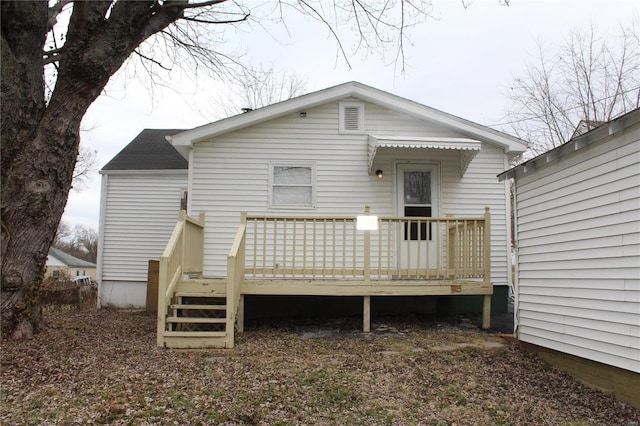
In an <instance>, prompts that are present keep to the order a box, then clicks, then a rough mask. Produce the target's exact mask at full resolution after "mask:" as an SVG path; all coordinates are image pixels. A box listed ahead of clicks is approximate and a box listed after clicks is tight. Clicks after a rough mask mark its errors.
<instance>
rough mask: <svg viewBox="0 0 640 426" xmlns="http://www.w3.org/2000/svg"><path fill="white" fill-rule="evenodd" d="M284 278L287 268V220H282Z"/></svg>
mask: <svg viewBox="0 0 640 426" xmlns="http://www.w3.org/2000/svg"><path fill="white" fill-rule="evenodd" d="M282 228H283V229H282V265H281V267H282V276H283V277H284V276H285V273H284V269H285V267H286V266H287V248H288V247H287V246H288V244H287V218H286V217H285V218H284V219H283V220H282Z"/></svg>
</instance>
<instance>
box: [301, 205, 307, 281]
mask: <svg viewBox="0 0 640 426" xmlns="http://www.w3.org/2000/svg"><path fill="white" fill-rule="evenodd" d="M302 230H303V234H302V235H303V237H302V276H303V277H306V276H307V219H306V218H304V219H302Z"/></svg>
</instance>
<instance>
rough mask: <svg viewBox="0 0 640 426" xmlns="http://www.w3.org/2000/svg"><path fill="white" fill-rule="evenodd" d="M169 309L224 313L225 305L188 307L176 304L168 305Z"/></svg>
mask: <svg viewBox="0 0 640 426" xmlns="http://www.w3.org/2000/svg"><path fill="white" fill-rule="evenodd" d="M170 306H171V309H202V310H207V309H208V310H213V311H224V310H226V309H227V305H189V304H184V303H177V304H172V305H170Z"/></svg>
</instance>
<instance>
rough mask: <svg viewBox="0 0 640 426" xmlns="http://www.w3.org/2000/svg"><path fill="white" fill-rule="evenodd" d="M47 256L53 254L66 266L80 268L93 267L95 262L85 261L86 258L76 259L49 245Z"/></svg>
mask: <svg viewBox="0 0 640 426" xmlns="http://www.w3.org/2000/svg"><path fill="white" fill-rule="evenodd" d="M49 256H53V257H55V258H56V259H58V260H59V261H60V262H62V263H64V264H65V265H67V266H71V267H76V266H77V267H82V268H95V267H96V264H95V263H91V262H87V261H86V260H82V259H78V258H77V257H73V256H71V255H70V254H68V253H65V252H63V251H62V250H59V249H57V248H54V247H51V248H50V249H49Z"/></svg>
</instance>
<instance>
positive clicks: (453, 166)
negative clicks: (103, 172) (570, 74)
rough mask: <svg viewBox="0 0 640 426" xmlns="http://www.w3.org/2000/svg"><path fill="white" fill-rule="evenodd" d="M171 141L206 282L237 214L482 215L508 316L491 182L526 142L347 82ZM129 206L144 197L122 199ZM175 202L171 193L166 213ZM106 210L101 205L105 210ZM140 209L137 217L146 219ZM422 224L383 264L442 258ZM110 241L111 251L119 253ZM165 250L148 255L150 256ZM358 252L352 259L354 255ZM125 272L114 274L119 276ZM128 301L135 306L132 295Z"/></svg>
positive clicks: (504, 222)
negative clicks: (183, 160)
mask: <svg viewBox="0 0 640 426" xmlns="http://www.w3.org/2000/svg"><path fill="white" fill-rule="evenodd" d="M169 139H170V140H171V144H172V145H173V147H175V148H176V149H178V150H179V151H180V152H185V153H188V154H185V157H188V158H189V164H188V175H187V176H188V177H187V180H186V188H187V192H188V196H187V197H186V199H187V205H186V209H187V213H188V214H189V215H191V216H197V215H198V214H200V213H204V215H205V231H204V232H205V238H204V262H203V263H204V265H203V269H204V270H203V276H205V277H210V278H221V279H222V278H225V277H226V275H227V256H228V254H229V250H230V248H231V246H232V243H233V240H234V236H235V235H236V231H237V229H238V226H239V224H240V220H241V212H248V213H249V214H252V215H262V216H278V215H280V216H282V215H286V216H291V217H298V218H305V217H306V218H314V217H325V218H327V217H355V216H356V215H360V214H362V213H363V212H364V211H365V207H366V206H368V208H369V212H370V214H372V215H375V216H377V217H379V218H392V217H433V218H437V217H442V218H446V217H473V218H482V217H484V216H483V215H484V214H485V207H488V208H489V211H490V214H491V238H490V239H491V251H490V257H491V271H490V272H491V282H492V283H493V284H494V288H495V293H494V294H498V295H500V297H498V299H499V300H501V305H502V309H506V298H507V293H508V288H509V284H510V281H511V268H510V241H511V235H510V227H509V226H508V220H509V217H510V202H509V195H508V194H509V190H508V187H507V185H506V184H505V183H503V182H498V180H497V179H496V175H497V174H498V173H500V172H501V171H503V170H504V169H506V168H507V166H508V164H509V161H510V159H511V158H513V156H515V155H518V154H520V153H522V152H523V151H524V150H525V149H526V145H525V144H524V142H522V141H520V140H518V139H516V138H513V137H510V136H508V135H505V134H503V133H500V132H497V131H494V130H492V129H489V128H487V127H484V126H481V125H478V124H475V123H472V122H469V121H467V120H464V119H462V118H459V117H455V116H452V115H450V114H446V113H444V112H442V111H438V110H435V109H432V108H429V107H426V106H424V105H421V104H418V103H416V102H413V101H410V100H407V99H404V98H400V97H398V96H395V95H392V94H389V93H386V92H383V91H380V90H378V89H375V88H372V87H369V86H366V85H363V84H360V83H355V82H352V83H345V84H342V85H339V86H335V87H331V88H328V89H325V90H321V91H319V92H314V93H311V94H308V95H304V96H301V97H299V98H294V99H291V100H288V101H284V102H281V103H277V104H274V105H270V106H268V107H265V108H261V109H258V110H255V111H250V112H247V113H245V114H240V115H238V116H234V117H231V118H228V119H225V120H221V121H218V122H214V123H211V124H207V125H205V126H201V127H198V128H195V129H191V130H187V131H183V132H177V133H174V134H172V135H171V137H170V138H169ZM109 179H112V177H111V176H109ZM158 182H160V181H156V185H157V184H158ZM182 182H184V181H182ZM176 185H177V186H176V188H177V187H180V185H184V183H178V184H176ZM122 190H123V191H124V192H127V190H126V189H125V188H124V187H123V188H122ZM128 191H132V192H134V191H135V189H134V187H131V188H130V189H129V190H128ZM124 192H123V194H124ZM135 198H139V199H142V196H137V195H133V196H127V199H128V200H131V201H133V200H134V199H135ZM178 199H179V197H177V196H174V203H175V207H176V210H175V211H174V212H173V213H172V214H173V215H174V217H176V216H177V208H178ZM104 202H105V206H106V207H107V208H108V207H109V205H110V204H111V201H110V200H107V201H104ZM138 205H139V207H138V208H139V210H137V212H138V213H139V214H140V219H139V221H143V219H142V217H143V216H145V215H146V216H152V215H154V214H155V213H154V211H153V209H151V208H144V207H143V206H141V205H140V203H138ZM131 208H132V210H133V204H132V205H131ZM167 213H168V212H167ZM168 216H170V215H168ZM168 216H167V224H166V226H165V227H163V229H164V230H165V231H163V234H162V236H163V238H164V239H165V242H166V240H167V239H168V234H167V233H166V229H168V223H169V220H168V218H169V217H168ZM154 220H155V219H154ZM121 223H124V222H121ZM422 226H423V227H422V228H421V227H418V228H411V229H409V228H407V230H406V231H405V232H404V234H403V235H394V236H393V238H394V240H397V242H395V243H394V245H393V246H392V247H391V248H390V250H392V252H393V253H392V257H393V258H394V262H397V263H398V264H401V265H405V269H406V268H407V265H411V262H412V261H414V260H413V259H409V258H407V256H409V254H408V253H410V250H408V249H406V248H408V247H409V246H416V247H417V246H419V247H422V248H421V250H423V251H422V253H423V255H424V253H427V252H428V253H430V254H429V256H432V257H433V260H432V261H433V262H434V264H435V262H439V261H441V260H442V259H443V258H444V257H443V256H444V254H441V252H439V251H438V250H436V249H435V245H436V243H437V240H436V236H435V234H434V235H431V233H430V232H431V231H428V230H427V228H424V224H423V225H422ZM105 229H106V228H105ZM114 231H115V229H114ZM125 233H126V232H124V233H123V232H121V233H120V234H119V235H120V236H118V234H117V233H115V232H114V233H113V234H112V235H113V236H109V235H108V234H107V233H106V232H105V234H104V238H105V240H104V245H105V247H106V246H107V244H108V243H109V242H108V239H109V238H112V239H115V240H116V241H117V239H118V238H120V239H122V238H123V237H124V236H125V235H124V234H125ZM116 241H114V240H112V242H111V244H113V245H114V246H115V245H117V244H118V243H117V242H116ZM420 241H422V242H420ZM157 243H158V244H159V241H158V242H157ZM154 244H156V243H154ZM162 247H164V246H162ZM162 247H158V248H157V250H156V251H155V253H158V254H155V256H156V257H157V256H159V253H161V251H162ZM145 254H146V255H150V254H151V252H150V251H147V252H146V253H145ZM300 255H301V254H300ZM307 256H309V255H308V254H307ZM355 256H356V257H358V258H361V257H362V256H363V253H359V252H358V253H356V254H355ZM150 257H151V256H150ZM317 257H318V258H320V257H321V256H320V254H317ZM436 257H437V258H438V259H436ZM139 260H140V262H139V263H141V264H142V259H139ZM107 263H108V262H107V261H106V258H105V261H104V266H103V275H104V276H105V277H107V276H108V274H110V273H111V274H114V275H112V276H115V269H113V270H112V271H108V269H109V268H108V267H107ZM272 263H273V264H272V265H270V266H269V267H270V268H272V269H277V268H279V267H282V265H281V264H280V263H281V262H280V261H277V260H276V261H273V262H272ZM111 265H112V266H110V268H115V267H116V265H115V264H113V263H112V264H111ZM140 270H141V269H140ZM128 273H130V272H128V271H126V270H125V269H120V270H119V271H118V272H117V274H118V276H119V277H123V279H124V276H125V275H127V274H128ZM140 278H142V277H141V276H140ZM141 288H142V287H141ZM105 297H106V295H105ZM111 300H115V298H114V297H112V298H111ZM136 300H137V302H136V303H139V304H143V303H144V298H142V297H141V295H140V297H137V299H136ZM116 304H117V303H116Z"/></svg>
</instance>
